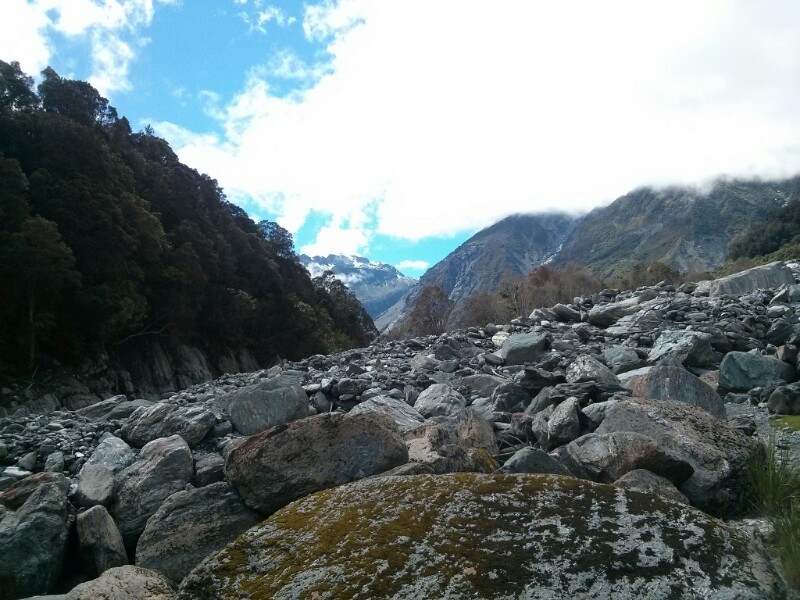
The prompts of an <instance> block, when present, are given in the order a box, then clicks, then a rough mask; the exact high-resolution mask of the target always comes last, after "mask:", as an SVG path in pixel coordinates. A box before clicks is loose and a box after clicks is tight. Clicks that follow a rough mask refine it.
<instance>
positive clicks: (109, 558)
mask: <svg viewBox="0 0 800 600" xmlns="http://www.w3.org/2000/svg"><path fill="white" fill-rule="evenodd" d="M77 528H78V543H79V545H80V552H81V558H82V560H83V564H84V566H85V568H86V571H87V572H88V573H89V574H91V575H92V577H97V576H98V575H101V574H102V573H104V572H105V571H107V570H108V569H111V568H114V567H121V566H123V565H127V564H128V555H127V554H126V553H125V545H124V544H123V543H122V535H121V534H120V532H119V529H117V525H116V524H115V523H114V519H112V518H111V515H110V514H108V511H107V510H106V509H105V507H104V506H93V507H92V508H90V509H89V510H86V511H84V512H82V513H78V523H77Z"/></svg>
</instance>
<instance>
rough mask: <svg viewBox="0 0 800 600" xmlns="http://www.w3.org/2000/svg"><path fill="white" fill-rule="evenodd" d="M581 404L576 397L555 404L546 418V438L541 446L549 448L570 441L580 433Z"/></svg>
mask: <svg viewBox="0 0 800 600" xmlns="http://www.w3.org/2000/svg"><path fill="white" fill-rule="evenodd" d="M580 415H581V406H580V404H579V403H578V400H577V399H576V398H567V399H566V400H564V401H563V402H562V403H561V404H559V405H558V406H556V408H555V410H554V411H553V414H552V415H550V418H549V419H548V420H547V436H546V437H547V440H546V444H544V445H543V446H542V447H543V448H544V449H545V450H550V449H552V448H555V447H557V446H561V445H562V444H566V443H567V442H571V441H572V440H574V439H575V438H577V437H578V436H579V435H580V434H581V417H580Z"/></svg>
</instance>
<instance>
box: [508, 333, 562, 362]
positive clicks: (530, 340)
mask: <svg viewBox="0 0 800 600" xmlns="http://www.w3.org/2000/svg"><path fill="white" fill-rule="evenodd" d="M549 344H550V340H549V339H548V337H547V336H546V335H544V334H541V333H515V334H513V335H510V336H509V337H508V338H507V339H506V341H505V342H503V347H502V348H500V357H501V358H502V359H503V360H504V361H505V364H506V365H522V364H525V363H532V362H536V361H538V360H539V358H540V357H541V355H542V353H543V352H544V351H545V350H547V347H548V346H549Z"/></svg>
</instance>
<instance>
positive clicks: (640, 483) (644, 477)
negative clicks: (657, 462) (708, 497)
mask: <svg viewBox="0 0 800 600" xmlns="http://www.w3.org/2000/svg"><path fill="white" fill-rule="evenodd" d="M614 485H616V486H617V487H621V488H622V489H625V490H636V491H639V492H648V493H651V494H655V495H657V496H660V497H662V498H666V499H667V500H674V501H675V502H680V503H681V504H689V499H688V498H687V497H686V496H684V495H683V494H682V493H681V492H680V490H678V488H676V487H675V486H674V485H673V483H672V482H671V481H670V480H669V479H667V478H665V477H661V476H659V475H656V474H655V473H653V472H651V471H648V470H646V469H634V470H633V471H628V472H627V473H625V475H623V476H622V477H620V478H619V479H617V480H616V481H615V482H614Z"/></svg>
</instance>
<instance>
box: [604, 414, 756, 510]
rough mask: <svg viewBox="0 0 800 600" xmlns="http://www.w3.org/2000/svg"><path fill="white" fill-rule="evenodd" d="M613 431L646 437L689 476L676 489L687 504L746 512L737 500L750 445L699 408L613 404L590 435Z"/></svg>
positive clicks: (740, 490) (744, 438)
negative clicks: (682, 463) (683, 466)
mask: <svg viewBox="0 0 800 600" xmlns="http://www.w3.org/2000/svg"><path fill="white" fill-rule="evenodd" d="M617 431H628V432H637V433H639V434H642V435H646V436H648V437H650V438H652V439H653V440H655V441H656V442H658V443H659V444H661V446H663V447H664V448H668V449H669V451H670V452H671V453H672V454H673V455H674V456H676V457H677V458H679V459H681V460H684V461H686V462H687V463H689V464H690V465H691V466H692V468H693V469H694V474H693V475H692V476H691V477H690V478H689V479H688V480H686V481H685V482H684V483H682V484H680V485H678V489H679V490H680V491H681V492H683V493H684V494H685V495H686V497H687V498H689V501H690V502H691V503H692V505H693V506H696V507H698V508H699V509H701V510H704V511H706V512H709V513H711V514H716V515H728V514H736V513H737V512H739V511H742V510H745V509H747V508H748V506H747V504H746V500H745V499H744V498H743V496H742V494H743V491H744V490H745V489H746V477H747V475H746V469H747V464H748V460H749V457H750V441H749V440H748V438H747V437H746V436H745V435H743V434H742V433H741V432H739V431H737V430H736V429H735V428H734V427H732V426H731V425H730V424H728V423H727V422H725V421H721V420H719V419H717V418H715V417H713V416H712V415H711V414H710V413H708V412H707V411H705V410H702V409H700V408H696V407H693V406H689V405H688V404H683V403H680V402H672V401H669V400H644V399H641V398H630V399H624V400H618V401H617V402H616V403H615V404H614V405H613V406H612V407H610V409H609V410H608V411H606V415H605V418H604V419H603V422H602V423H601V424H600V425H599V426H598V427H597V429H596V430H595V433H612V432H617Z"/></svg>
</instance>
